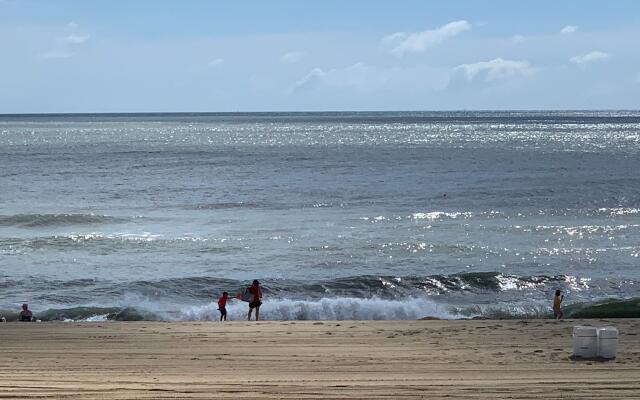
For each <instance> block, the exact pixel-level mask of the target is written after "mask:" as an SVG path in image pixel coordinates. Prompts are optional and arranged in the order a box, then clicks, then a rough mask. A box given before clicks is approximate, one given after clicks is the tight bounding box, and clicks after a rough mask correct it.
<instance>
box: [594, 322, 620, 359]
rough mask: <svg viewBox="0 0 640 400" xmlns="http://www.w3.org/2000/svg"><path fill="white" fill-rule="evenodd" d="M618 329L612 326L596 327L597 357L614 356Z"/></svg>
mask: <svg viewBox="0 0 640 400" xmlns="http://www.w3.org/2000/svg"><path fill="white" fill-rule="evenodd" d="M617 348H618V330H617V329H616V328H614V327H613V326H605V327H604V328H598V357H602V358H616V351H617Z"/></svg>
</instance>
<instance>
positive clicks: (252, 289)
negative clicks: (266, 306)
mask: <svg viewBox="0 0 640 400" xmlns="http://www.w3.org/2000/svg"><path fill="white" fill-rule="evenodd" d="M247 291H248V292H249V293H251V294H252V295H253V298H252V299H251V301H249V313H248V314H247V321H251V313H252V312H253V309H254V308H255V309H256V321H258V320H259V319H260V306H261V305H262V290H261V289H260V282H258V280H257V279H255V280H254V281H253V284H252V285H251V286H249V287H248V288H247Z"/></svg>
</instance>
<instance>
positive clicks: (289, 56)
mask: <svg viewBox="0 0 640 400" xmlns="http://www.w3.org/2000/svg"><path fill="white" fill-rule="evenodd" d="M303 57H304V53H302V52H299V51H290V52H288V53H285V54H283V55H282V57H280V60H281V61H282V62H283V63H286V64H295V63H297V62H298V61H300V60H302V58H303Z"/></svg>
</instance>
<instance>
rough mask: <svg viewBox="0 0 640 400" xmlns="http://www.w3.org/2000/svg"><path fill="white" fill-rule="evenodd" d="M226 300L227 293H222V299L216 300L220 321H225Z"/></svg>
mask: <svg viewBox="0 0 640 400" xmlns="http://www.w3.org/2000/svg"><path fill="white" fill-rule="evenodd" d="M227 300H229V293H227V292H222V297H220V298H219V299H218V311H220V321H226V320H227Z"/></svg>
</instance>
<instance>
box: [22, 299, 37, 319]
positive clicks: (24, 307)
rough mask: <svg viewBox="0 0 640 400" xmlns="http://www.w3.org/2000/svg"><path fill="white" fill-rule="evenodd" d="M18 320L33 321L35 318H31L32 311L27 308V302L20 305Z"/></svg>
mask: <svg viewBox="0 0 640 400" xmlns="http://www.w3.org/2000/svg"><path fill="white" fill-rule="evenodd" d="M20 321H23V322H33V321H35V318H33V313H32V312H31V310H29V305H28V304H27V303H25V304H23V305H22V311H20Z"/></svg>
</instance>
